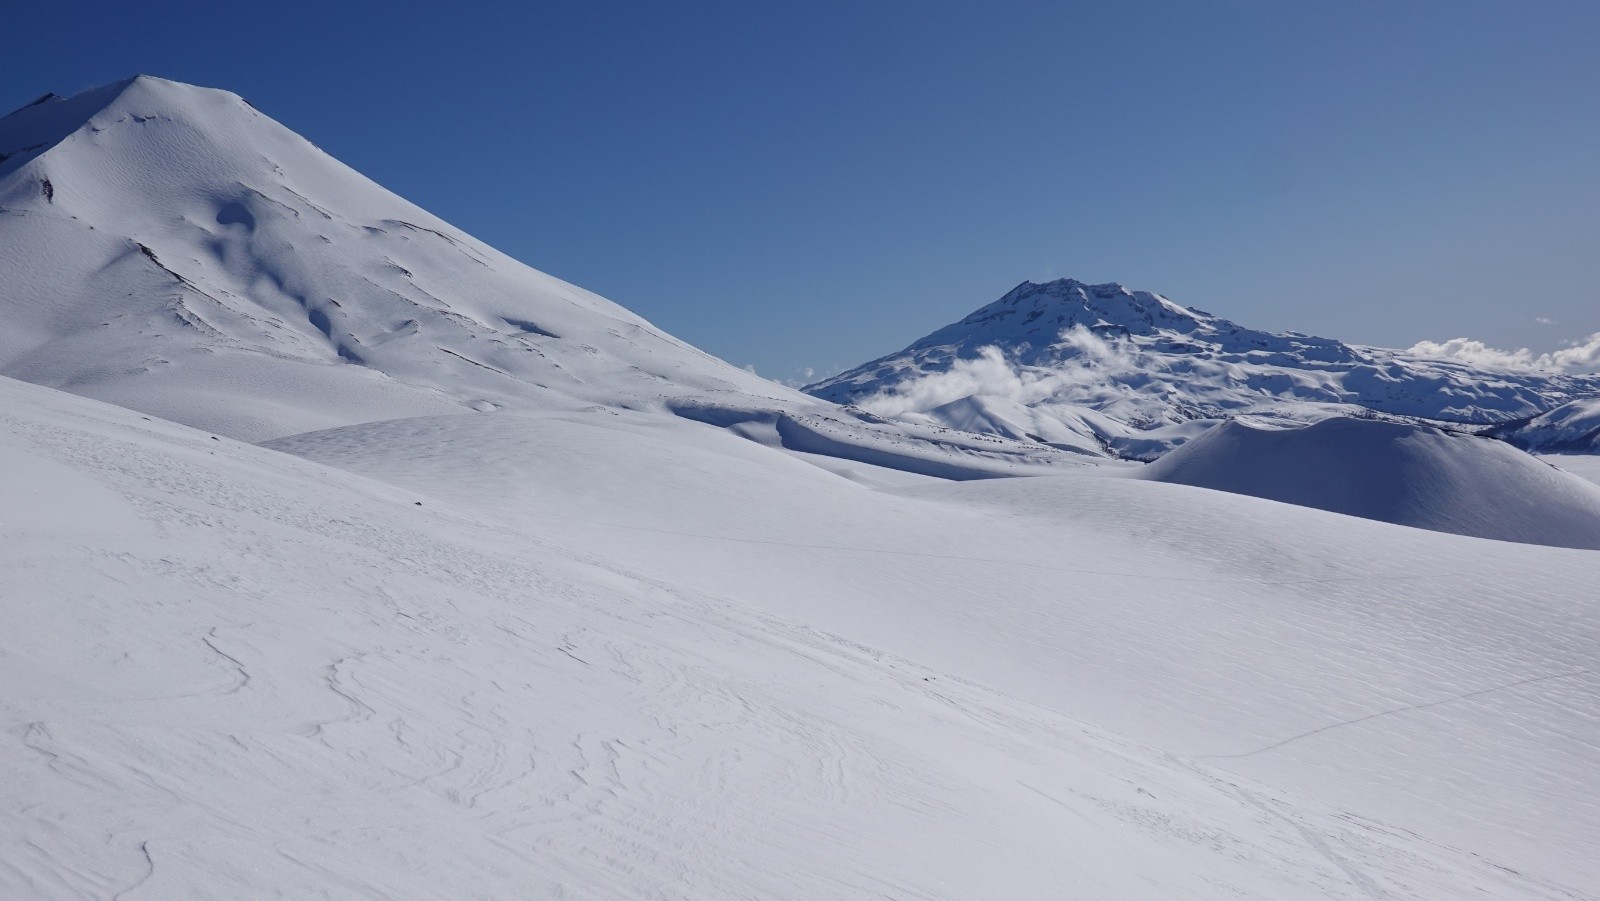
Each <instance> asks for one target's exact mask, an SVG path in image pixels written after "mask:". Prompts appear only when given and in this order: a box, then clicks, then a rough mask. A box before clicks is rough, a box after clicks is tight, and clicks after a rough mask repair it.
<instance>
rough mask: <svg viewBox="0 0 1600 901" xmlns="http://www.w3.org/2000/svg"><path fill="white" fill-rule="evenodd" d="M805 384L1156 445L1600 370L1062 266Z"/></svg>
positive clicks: (1120, 442) (1576, 394) (1544, 388)
mask: <svg viewBox="0 0 1600 901" xmlns="http://www.w3.org/2000/svg"><path fill="white" fill-rule="evenodd" d="M805 390H807V391H809V392H811V393H812V394H815V395H816V396H818V397H822V398H826V399H828V400H832V401H836V402H838V403H851V404H859V405H861V406H863V407H866V408H867V409H869V410H872V411H874V412H877V413H882V414H885V415H901V416H905V417H907V418H909V419H913V420H923V421H932V422H936V423H939V424H943V425H947V426H950V427H953V428H959V429H966V430H969V431H975V432H984V433H988V434H994V435H1001V436H1006V437H1012V438H1020V439H1026V440H1034V441H1044V442H1049V443H1052V444H1058V445H1061V446H1063V447H1068V448H1073V449H1081V450H1099V451H1103V452H1105V453H1111V454H1115V455H1117V456H1123V457H1129V458H1133V459H1152V458H1154V457H1157V456H1160V454H1162V453H1164V452H1165V451H1167V450H1170V449H1171V448H1172V447H1174V446H1176V445H1178V444H1180V443H1182V442H1183V441H1185V440H1187V439H1189V438H1192V437H1194V436H1195V435H1197V434H1199V433H1200V432H1202V431H1204V430H1205V429H1206V428H1207V427H1209V426H1210V425H1211V424H1213V423H1215V422H1216V421H1217V420H1219V419H1223V418H1229V417H1234V416H1240V415H1256V416H1265V417H1269V418H1272V419H1277V420H1282V421H1289V422H1302V423H1304V422H1312V421H1316V420H1318V419H1322V418H1325V417H1327V416H1331V415H1340V414H1351V413H1359V412H1362V411H1366V410H1371V411H1376V412H1378V413H1383V414H1389V415H1393V416H1401V417H1414V418H1420V419H1426V420H1431V421H1436V422H1449V423H1458V424H1474V425H1492V424H1496V423H1507V422H1510V421H1513V420H1523V419H1527V418H1529V417H1533V416H1536V415H1538V414H1541V413H1544V412H1546V411H1548V410H1550V409H1551V408H1553V407H1556V406H1557V405H1559V404H1562V403H1564V402H1566V401H1569V400H1573V399H1582V398H1595V397H1600V375H1564V374H1560V373H1551V372H1533V371H1528V370H1519V369H1495V368H1485V367H1481V366H1471V365H1467V364H1464V363H1462V362H1460V361H1457V360H1448V359H1433V358H1429V357H1426V356H1421V355H1418V354H1415V353H1410V352H1405V351H1395V350H1385V349H1383V348H1377V347H1361V346H1355V345H1348V344H1345V343H1343V342H1340V341H1335V340H1332V339H1329V338H1318V337H1315V336H1312V335H1302V334H1298V333H1294V332H1288V333H1282V334H1278V333H1273V332H1264V331H1259V330H1256V329H1250V328H1245V327H1243V326H1240V325H1237V324H1235V323H1233V322H1229V321H1228V320H1226V319H1223V318H1221V317H1220V316H1214V315H1212V314H1210V313H1206V312H1203V311H1201V310H1195V309H1190V308H1188V307H1184V306H1181V305H1179V304H1176V303H1174V302H1172V301H1171V300H1168V299H1167V298H1165V297H1162V296H1161V295H1159V294H1152V293H1150V292H1148V291H1132V290H1129V289H1127V288H1125V287H1123V286H1121V285H1117V284H1106V285H1087V284H1084V283H1082V282H1078V281H1074V280H1072V279H1060V280H1057V281H1053V282H1047V283H1044V284H1035V283H1033V282H1023V283H1022V284H1021V285H1018V286H1017V287H1016V288H1014V289H1012V290H1011V291H1010V292H1008V293H1007V294H1006V295H1005V296H1004V297H1001V298H1000V299H999V300H997V301H995V302H994V303H991V304H989V305H987V306H985V307H982V308H981V309H979V310H977V311H975V312H973V313H972V314H971V315H969V316H967V317H966V318H964V319H962V320H961V321H960V322H955V323H952V324H950V325H947V326H945V327H944V328H942V329H939V330H938V331H936V332H934V333H932V334H930V335H928V336H926V337H924V338H921V339H919V340H917V341H915V342H913V343H912V344H911V345H910V346H909V347H907V348H906V349H904V350H902V351H900V352H898V353H894V354H890V355H888V356H885V357H881V358H879V359H877V360H873V361H871V362H868V363H864V364H862V365H861V366H858V367H856V368H854V369H852V370H850V371H848V372H844V373H841V374H839V375H836V376H833V377H831V378H829V379H826V380H824V381H822V382H819V383H817V384H815V385H810V386H808V387H807V388H806V389H805ZM1591 425H1592V424H1591ZM1509 437H1512V438H1513V440H1516V436H1515V435H1511V436H1509ZM1551 449H1555V448H1551ZM1569 449H1576V448H1569Z"/></svg>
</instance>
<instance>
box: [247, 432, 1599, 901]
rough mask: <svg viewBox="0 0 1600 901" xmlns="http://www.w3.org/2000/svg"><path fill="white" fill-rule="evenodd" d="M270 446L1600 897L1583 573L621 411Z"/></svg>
mask: <svg viewBox="0 0 1600 901" xmlns="http://www.w3.org/2000/svg"><path fill="white" fill-rule="evenodd" d="M271 446H272V447H274V448H277V449H280V450H285V451H289V452H291V453H295V454H298V455H303V456H305V457H307V458H309V459H313V460H317V461H320V462H324V463H329V464H332V465H335V466H339V467H341V468H346V469H349V470H351V471H353V472H358V473H361V474H363V475H367V476H370V477H375V478H378V479H382V480H386V481H390V482H392V483H393V484H397V485H406V486H409V487H412V488H415V489H416V490H419V491H424V492H426V493H427V494H428V495H430V496H432V497H438V498H442V499H447V500H448V501H449V502H451V503H452V504H453V505H456V506H459V507H460V508H462V509H471V510H474V511H476V513H477V514H478V515H480V516H482V517H484V518H486V519H492V520H495V521H497V522H501V523H504V524H506V525H507V526H508V527H510V528H514V529H518V530H522V531H528V532H538V533H540V534H545V535H548V536H550V539H549V540H551V541H554V542H557V543H559V544H561V545H562V546H565V547H568V548H570V549H572V551H573V552H574V553H578V552H587V553H595V554H604V555H606V556H609V557H611V558H613V559H616V560H622V561H628V564H629V565H630V566H632V567H636V568H638V569H641V570H645V571H648V572H652V573H656V574H659V575H660V576H661V577H662V578H666V579H669V580H670V581H672V582H673V583H674V584H676V585H681V586H684V587H686V588H688V589H692V590H694V591H696V592H701V593H704V594H707V595H712V596H719V597H729V598H737V599H739V600H740V601H741V602H743V603H747V604H750V605H752V606H754V607H756V608H758V609H760V610H763V611H765V612H766V613H768V614H770V615H773V616H778V617H785V618H789V617H792V618H797V619H799V620H801V621H803V622H806V623H808V624H810V625H811V626H813V627H815V628H817V629H819V630H821V631H823V632H826V633H828V634H834V635H840V636H844V637H846V638H848V639H849V640H851V641H855V642H859V643H861V644H863V645H866V646H869V647H872V648H876V649H879V650H881V651H885V652H888V653H891V654H894V655H896V656H898V657H902V658H905V659H908V660H915V661H918V662H919V663H921V664H922V665H925V666H928V667H930V668H932V669H934V670H937V671H939V672H942V673H947V674H951V675H959V676H961V677H963V678H966V679H970V680H973V681H975V682H978V683H980V684H984V685H987V686H990V687H992V688H994V689H996V690H998V691H1001V692H1003V693H1005V694H1007V695H1009V696H1012V697H1016V698H1020V699H1024V700H1026V701H1028V702H1029V703H1032V704H1037V705H1039V706H1040V707H1041V708H1044V709H1048V710H1051V711H1054V712H1055V713H1057V714H1060V715H1064V716H1069V717H1072V718H1074V719H1076V720H1080V721H1084V722H1091V723H1095V724H1097V725H1101V726H1105V727H1108V728H1111V729H1113V730H1115V731H1116V732H1119V733H1122V734H1126V735H1129V736H1131V737H1133V738H1135V739H1136V740H1139V741H1142V742H1147V743H1149V744H1151V745H1154V746H1156V747H1159V748H1162V749H1163V750H1164V751H1167V752H1170V753H1173V754H1176V755H1179V756H1180V757H1182V758H1184V759H1196V760H1203V762H1204V763H1205V765H1206V766H1208V767H1214V768H1216V769H1218V770H1221V771H1223V772H1229V773H1234V774H1237V775H1241V776H1245V777H1248V778H1251V779H1256V780H1259V781H1262V782H1264V783H1268V784H1271V785H1273V786H1274V787H1275V788H1277V789H1279V790H1282V791H1289V792H1295V793H1304V794H1306V795H1308V796H1310V797H1313V798H1315V799H1317V800H1319V801H1320V802H1322V803H1327V804H1330V805H1335V806H1337V807H1338V809H1340V810H1344V811H1348V812H1350V813H1351V814H1353V815H1355V816H1358V817H1361V818H1364V819H1370V820H1373V821H1377V822H1381V823H1384V824H1386V825H1387V826H1388V827H1389V828H1396V829H1401V828H1403V829H1407V830H1411V831H1413V832H1415V833H1416V834H1417V835H1420V836H1424V837H1426V838H1427V839H1428V840H1430V841H1435V842H1442V843H1445V844H1448V845H1449V846H1451V847H1456V848H1462V849H1466V850H1469V851H1471V852H1473V853H1476V854H1480V855H1483V857H1484V858H1485V859H1489V860H1493V861H1495V862H1496V863H1499V864H1502V865H1505V866H1510V867H1514V868H1515V869H1516V870H1517V871H1518V872H1521V873H1525V874H1537V875H1538V876H1539V877H1540V878H1544V879H1549V880H1553V881H1554V882H1555V883H1559V884H1562V885H1566V886H1571V887H1574V889H1575V890H1577V891H1579V892H1587V893H1589V894H1594V893H1596V892H1600V869H1597V867H1596V865H1595V864H1594V863H1593V862H1594V861H1596V860H1600V855H1597V854H1596V853H1595V852H1596V850H1597V849H1600V784H1597V783H1596V782H1595V781H1594V780H1593V779H1592V778H1591V774H1592V773H1593V772H1596V771H1600V717H1597V714H1600V702H1597V689H1600V678H1597V677H1596V675H1595V673H1594V672H1593V670H1592V664H1593V660H1594V659H1596V654H1597V653H1600V618H1597V615H1596V610H1595V606H1594V600H1593V599H1594V592H1593V584H1594V581H1595V579H1596V578H1600V554H1596V553H1594V552H1592V551H1580V550H1566V549H1558V548H1549V547H1539V546H1533V545H1525V544H1511V543H1505V542H1491V541H1484V540H1481V539H1476V538H1467V537H1461V536H1457V535H1449V534H1443V533H1437V532H1427V531H1422V530H1418V529H1410V528H1404V527H1399V526H1394V525H1390V524H1386V523H1379V522H1372V521H1368V520H1364V519H1357V518H1353V517H1348V516H1342V515H1337V514H1332V513H1327V512H1324V511H1320V510H1313V509H1308V508H1303V507H1295V506H1289V505H1285V504H1280V503H1275V502H1271V501H1265V500H1260V499H1257V498H1253V497H1244V496H1238V495H1232V494H1225V493H1221V492H1215V491H1207V490H1201V489H1196V488H1191V487H1188V486H1184V485H1170V484H1165V483H1160V482H1151V481H1144V480H1138V479H1125V478H1107V477H1104V476H1101V475H1096V474H1095V473H1096V471H1097V470H1098V469H1104V468H1106V467H1098V468H1097V467H1086V468H1084V469H1083V470H1082V473H1083V474H1082V475H1076V476H1071V475H1062V476H1054V477H1034V478H1018V479H997V480H981V481H965V482H948V481H944V480H938V479H929V478H916V477H913V476H909V475H904V474H901V475H898V476H897V477H896V479H895V480H893V481H889V480H885V479H883V478H881V477H879V478H874V476H873V473H872V472H871V467H868V466H863V465H860V464H856V465H854V466H853V467H852V466H841V465H840V463H839V461H837V460H835V459H828V458H815V457H807V456H805V455H803V454H795V453H773V452H772V450H771V448H768V447H765V446H762V445H759V444H756V443H753V442H749V441H743V440H739V439H738V438H737V437H736V436H734V435H732V434H729V433H728V432H726V431H723V430H719V429H714V428H707V427H705V426H702V425H696V424H694V423H690V422H685V421H681V420H664V419H661V418H660V417H654V416H651V415H648V414H644V413H633V412H627V411H613V412H600V411H597V412H593V413H584V414H547V415H521V414H509V413H502V414H494V415H491V416H471V417H460V416H454V417H428V418H420V419H412V420H405V421H397V422H389V423H374V424H370V425H360V426H353V427H348V428H342V429H336V430H331V431H327V432H322V433H315V434H309V435H304V436H297V437H295V438H289V439H283V440H280V441H275V442H273V443H272V445H271ZM466 460H470V461H471V462H470V464H467V463H464V462H463V461H466ZM813 464H815V465H813ZM1111 468H1112V469H1114V470H1115V471H1117V472H1121V471H1123V469H1122V468H1121V467H1116V466H1113V467H1111ZM839 475H843V476H845V478H842V479H841V478H839V477H838V476H839ZM1130 891H1132V893H1133V894H1135V895H1138V894H1139V892H1138V891H1137V890H1130ZM1308 892H1309V893H1311V894H1315V892H1313V891H1310V890H1308ZM1157 894H1159V893H1157ZM1397 894H1399V895H1401V896H1405V895H1407V894H1421V895H1423V896H1426V895H1427V892H1420V891H1418V892H1407V891H1405V890H1397Z"/></svg>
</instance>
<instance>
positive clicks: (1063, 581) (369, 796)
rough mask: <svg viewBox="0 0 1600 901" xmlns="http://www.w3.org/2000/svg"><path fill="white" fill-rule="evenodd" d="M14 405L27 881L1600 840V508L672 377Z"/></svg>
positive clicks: (1132, 858)
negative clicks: (1531, 536)
mask: <svg viewBox="0 0 1600 901" xmlns="http://www.w3.org/2000/svg"><path fill="white" fill-rule="evenodd" d="M0 411H3V413H0V417H3V419H4V426H5V427H4V429H3V430H0V462H3V464H4V467H5V469H4V471H5V472H7V473H8V474H12V476H13V477H10V478H7V479H5V480H3V481H0V492H3V496H0V511H4V512H3V513H0V531H3V533H4V535H3V538H4V541H3V544H0V547H3V548H4V553H5V555H6V556H5V559H4V561H3V565H4V567H5V572H6V573H7V574H8V577H7V579H6V580H5V581H4V583H0V600H3V602H4V605H5V609H6V611H7V619H8V623H9V626H8V629H7V632H6V636H5V645H4V654H3V656H0V667H3V668H4V674H5V675H4V679H3V680H0V685H4V686H5V694H4V700H3V706H0V709H3V710H4V714H5V726H4V730H3V735H4V739H3V741H0V759H3V766H0V799H3V801H4V804H3V807H0V809H3V811H4V813H3V816H0V847H4V848H5V853H4V854H0V861H3V862H4V863H3V865H0V894H5V895H7V896H26V897H38V896H45V897H78V896H90V897H96V896H111V895H119V894H120V896H121V897H124V898H141V897H143V898H166V897H175V896H179V897H181V896H210V897H215V896H234V897H237V896H255V897H259V896H263V895H283V896H289V897H308V896H340V897H354V896H384V897H400V898H405V897H417V898H422V897H440V896H445V895H448V896H451V897H467V896H482V897H506V896H516V897H553V896H563V897H593V898H602V897H603V898H618V897H641V898H655V897H780V898H818V897H841V898H859V897H931V898H1017V897H1059V896H1061V895H1062V894H1063V893H1066V894H1071V895H1075V896H1091V897H1255V898H1286V897H1336V898H1372V897H1435V898H1458V897H1467V896H1488V897H1533V898H1570V897H1574V896H1583V895H1585V894H1592V893H1594V892H1595V891H1596V890H1597V888H1600V873H1597V872H1596V870H1595V866H1594V863H1593V861H1594V859H1595V856H1594V855H1593V853H1592V852H1593V851H1594V850H1595V836H1596V835H1597V832H1596V830H1597V828H1600V822H1597V818H1596V810H1597V807H1600V805H1597V799H1596V797H1595V793H1596V788H1595V786H1594V784H1593V781H1592V779H1590V778H1589V776H1590V775H1591V774H1592V773H1593V772H1594V771H1595V767H1596V766H1597V765H1600V759H1597V757H1596V745H1597V744H1600V742H1597V741H1596V739H1597V738H1600V736H1597V734H1596V731H1595V721H1594V717H1593V714H1594V711H1595V707H1594V689H1595V686H1596V681H1595V676H1594V675H1593V673H1592V671H1590V670H1588V668H1587V667H1588V666H1589V665H1590V664H1591V663H1592V661H1593V659H1594V654H1595V651H1596V650H1597V644H1600V642H1597V636H1596V634H1595V629H1594V628H1593V617H1592V612H1591V611H1590V610H1589V608H1590V606H1591V604H1590V603H1589V598H1588V595H1587V593H1586V587H1587V585H1588V584H1590V583H1592V580H1593V579H1594V577H1595V575H1596V574H1597V571H1600V570H1597V563H1596V562H1595V560H1596V555H1594V554H1592V553H1589V552H1578V551H1562V550H1555V549H1549V548H1538V547H1532V546H1527V545H1512V544H1502V543H1486V542H1481V541H1475V540H1472V539H1463V538H1457V537H1454V536H1448V535H1440V534H1436V533H1429V532H1421V531H1414V530H1395V529H1394V528H1393V527H1390V526H1384V525H1381V524H1374V523H1368V522H1366V521H1364V520H1357V519H1351V518H1347V517H1335V516H1332V515H1331V514H1326V513H1321V512H1319V511H1313V510H1303V509H1300V508H1294V507H1288V506H1284V505H1278V504H1270V503H1267V502H1263V501H1258V500H1255V499H1252V498H1237V497H1233V496H1231V495H1225V494H1218V493H1215V492H1204V491H1196V490H1193V489H1187V488H1184V487H1182V486H1170V485H1163V484H1159V483H1149V482H1141V481H1137V480H1126V479H1107V478H1096V477H1078V478H1074V477H1054V478H1045V477H1041V478H1031V479H1002V480H987V481H978V482H964V483H949V482H942V481H936V480H927V479H923V480H921V481H920V482H919V481H918V479H917V477H914V476H908V475H899V476H895V477H894V481H897V482H899V483H901V486H900V487H899V488H894V489H880V488H872V487H867V486H865V485H863V484H860V483H859V482H857V481H852V480H850V479H847V478H841V477H840V476H839V475H838V474H836V473H834V472H832V471H830V470H829V469H825V468H822V467H819V466H812V465H811V464H810V463H809V462H807V461H806V460H804V459H801V458H798V457H797V456H795V455H793V454H790V453H788V452H783V451H775V450H773V449H771V448H767V447H764V446H762V445H759V444H756V443H754V442H750V441H745V440H741V439H738V438H737V437H735V436H732V435H729V434H728V433H726V432H724V431H721V430H717V429H714V428H710V427H707V426H704V425H698V424H694V423H690V422H686V421H683V420H678V419H672V418H666V417H661V416H657V415H649V414H641V413H613V412H593V413H587V414H583V413H557V414H542V415H526V416H524V415H516V414H498V415H494V416H472V415H461V416H450V417H436V418H429V419H422V420H410V421H405V422H393V423H383V424H376V425H371V426H354V427H349V428H346V429H341V430H338V431H337V432H334V433H325V434H323V435H320V436H306V437H304V438H298V439H293V440H292V441H289V442H283V443H282V444H283V445H284V446H290V447H295V448H297V449H299V450H300V451H301V452H304V453H307V454H311V455H313V456H317V457H323V458H334V457H338V458H341V459H342V461H343V463H344V464H345V465H348V466H349V467H350V468H351V469H358V470H364V471H366V472H368V473H369V474H380V475H383V476H384V477H385V478H387V479H388V480H389V481H388V482H380V481H376V480H371V479H368V478H364V477H362V476H359V475H355V474H349V473H346V472H343V471H340V470H336V469H331V468H327V467H325V466H322V465H319V464H317V463H314V462H310V461H306V460H300V459H296V458H295V457H293V456H289V455H285V454H279V453H274V452H272V451H269V450H264V449H260V448H255V447H251V446H249V445H243V444H239V443H236V442H234V441H231V440H226V439H221V440H219V439H217V438H213V437H211V436H209V435H208V434H206V433H203V432H196V431H193V430H191V429H188V428H186V427H182V426H177V425H173V424H168V423H165V422H161V421H159V420H151V419H148V418H145V417H142V416H140V415H139V414H137V413H132V412H128V411H123V410H118V409H115V408H111V407H107V406H105V405H102V404H99V403H97V402H94V401H90V400H86V399H81V398H74V397H71V396H69V395H65V394H62V393H60V392H56V391H52V390H48V389H44V388H39V387H36V386H28V385H23V384H21V383H17V382H12V381H8V380H7V381H0ZM468 447H471V448H473V449H474V450H473V451H472V452H471V453H467V454H463V450H464V449H465V448H468ZM821 462H823V463H826V464H827V465H828V466H829V467H836V466H837V465H838V463H837V461H836V460H832V459H829V458H824V459H823V460H822V461H821ZM508 477H509V478H508ZM912 483H915V484H912ZM918 485H920V486H921V487H918ZM418 501H421V502H422V503H421V505H420V506H419V505H418V504H417V502H418ZM1157 521H1161V522H1164V523H1165V526H1164V527H1163V528H1162V529H1160V530H1159V531H1152V530H1150V529H1148V528H1146V527H1145V526H1144V525H1142V524H1143V523H1151V522H1157ZM1308 535H1317V536H1318V538H1319V540H1317V541H1309V540H1306V536H1308ZM1297 539H1298V540H1297ZM1044 549H1051V550H1052V553H1048V554H1042V553H1040V552H1041V551H1042V550H1044ZM1419 561H1420V562H1419ZM708 562H709V563H710V564H711V565H709V566H708V565H707V563H708ZM1397 571H1398V578H1397ZM1557 624H1558V625H1557ZM1090 719H1093V720H1098V721H1101V722H1113V723H1115V724H1116V727H1117V728H1116V730H1115V731H1106V730H1105V729H1104V728H1101V727H1098V726H1091V725H1089V724H1088V722H1087V721H1088V720H1090ZM1139 734H1143V735H1144V736H1146V737H1145V738H1140V737H1139ZM1151 739H1154V740H1151Z"/></svg>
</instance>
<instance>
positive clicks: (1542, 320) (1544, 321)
mask: <svg viewBox="0 0 1600 901" xmlns="http://www.w3.org/2000/svg"><path fill="white" fill-rule="evenodd" d="M1533 321H1534V322H1537V323H1539V324H1540V325H1555V324H1556V321H1555V320H1554V319H1551V318H1550V317H1549V316H1535V317H1533Z"/></svg>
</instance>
